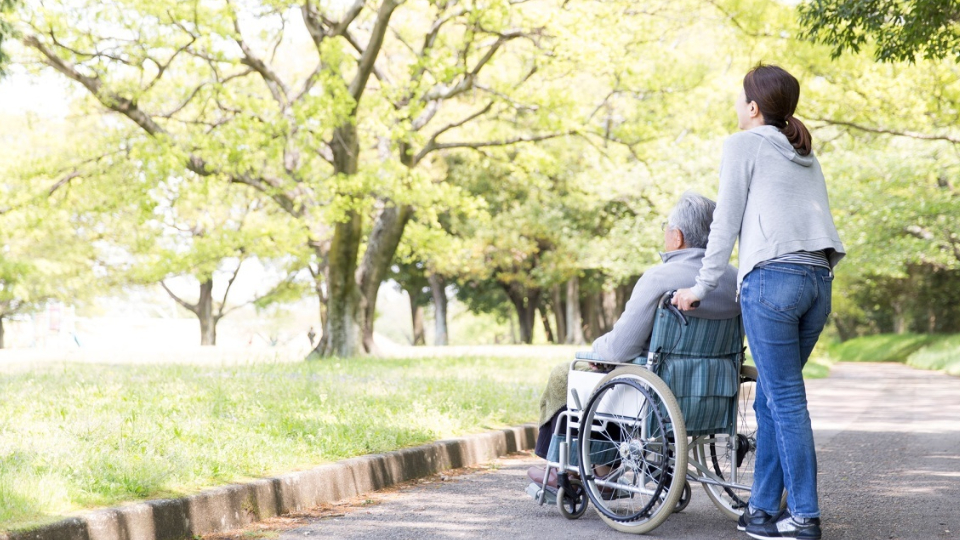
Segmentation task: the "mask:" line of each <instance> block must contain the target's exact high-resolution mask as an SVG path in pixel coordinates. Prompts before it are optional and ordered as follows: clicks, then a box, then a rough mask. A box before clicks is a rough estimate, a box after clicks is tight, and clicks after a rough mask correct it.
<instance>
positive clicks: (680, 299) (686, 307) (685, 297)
mask: <svg viewBox="0 0 960 540" xmlns="http://www.w3.org/2000/svg"><path fill="white" fill-rule="evenodd" d="M670 303H671V304H673V305H675V306H677V308H679V309H680V311H690V310H692V309H697V308H698V307H700V299H699V298H697V297H696V296H694V294H693V292H692V291H691V290H690V289H680V290H679V291H677V293H676V294H674V295H673V299H672V300H671V301H670Z"/></svg>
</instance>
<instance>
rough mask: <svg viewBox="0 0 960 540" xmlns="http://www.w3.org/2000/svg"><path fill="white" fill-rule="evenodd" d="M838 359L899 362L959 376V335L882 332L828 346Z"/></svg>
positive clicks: (833, 357)
mask: <svg viewBox="0 0 960 540" xmlns="http://www.w3.org/2000/svg"><path fill="white" fill-rule="evenodd" d="M829 355H830V357H831V359H832V360H834V361H836V362H899V363H902V364H906V365H908V366H910V367H914V368H917V369H927V370H932V371H943V372H945V373H947V374H950V375H957V376H960V335H958V334H953V335H938V334H879V335H873V336H863V337H858V338H856V339H852V340H850V341H846V342H844V343H839V344H835V345H833V346H831V347H830V348H829Z"/></svg>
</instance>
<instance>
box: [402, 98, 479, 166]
mask: <svg viewBox="0 0 960 540" xmlns="http://www.w3.org/2000/svg"><path fill="white" fill-rule="evenodd" d="M492 108H493V102H492V101H491V102H490V103H487V106H486V107H484V108H482V109H480V110H479V111H477V112H475V113H473V114H471V115H470V116H467V117H466V118H464V119H463V120H460V121H458V122H453V123H450V124H447V125H445V126H443V127H442V128H440V129H438V130H437V131H436V132H435V133H434V134H433V135H431V136H430V139H429V140H428V141H427V144H425V145H424V146H423V149H421V150H420V152H418V153H417V155H416V156H415V157H414V158H413V163H414V165H416V164H417V163H420V160H421V159H423V158H424V157H425V156H426V155H427V154H429V153H430V152H432V151H433V150H434V149H436V146H437V137H439V136H440V135H443V134H444V133H446V132H447V131H450V130H451V129H454V128H457V127H460V126H462V125H464V124H466V123H467V122H469V121H471V120H474V119H476V118H478V117H480V116H483V115H484V114H486V113H487V112H489V111H490V109H492Z"/></svg>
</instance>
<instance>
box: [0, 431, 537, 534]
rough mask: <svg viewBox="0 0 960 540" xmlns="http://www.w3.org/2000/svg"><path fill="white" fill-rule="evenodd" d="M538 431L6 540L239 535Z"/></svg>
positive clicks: (118, 512) (337, 467) (526, 440)
mask: <svg viewBox="0 0 960 540" xmlns="http://www.w3.org/2000/svg"><path fill="white" fill-rule="evenodd" d="M536 439H537V427H536V426H535V425H532V424H526V425H523V426H517V427H513V428H508V429H503V430H497V431H491V432H488V433H482V434H479V435H471V436H468V437H462V438H458V439H451V440H447V441H438V442H435V443H432V444H427V445H424V446H418V447H416V448H407V449H404V450H398V451H396V452H389V453H386V454H376V455H370V456H361V457H357V458H351V459H347V460H344V461H338V462H336V463H332V464H329V465H323V466H320V467H317V468H314V469H310V470H306V471H300V472H294V473H289V474H284V475H282V476H278V477H275V478H265V479H262V480H257V481H255V482H250V483H248V484H234V485H229V486H224V487H219V488H214V489H210V490H206V491H202V492H200V493H198V494H196V495H192V496H189V497H183V498H180V499H163V500H156V501H147V502H144V503H138V504H131V505H127V506H121V507H117V508H109V509H106V510H97V511H95V512H91V513H89V514H86V515H83V516H80V517H75V518H70V519H65V520H63V521H58V522H56V523H53V524H50V525H46V526H43V527H40V528H38V529H32V530H29V531H16V532H10V533H0V540H179V539H183V538H192V537H194V536H196V535H202V534H211V533H215V532H222V531H228V530H232V529H237V528H240V527H243V526H244V525H248V524H250V523H254V522H256V521H260V520H262V519H265V518H268V517H274V516H278V515H283V514H287V513H290V512H293V511H297V510H303V509H306V508H311V507H314V506H318V505H320V504H323V503H331V502H335V501H339V500H341V499H346V498H349V497H354V496H357V495H360V494H362V493H366V492H369V491H375V490H378V489H382V488H385V487H387V486H391V485H394V484H397V483H400V482H405V481H407V480H413V479H415V478H422V477H424V476H429V475H431V474H436V473H438V472H441V471H444V470H447V469H456V468H459V467H468V466H471V465H477V464H480V463H484V462H487V461H490V460H492V459H495V458H497V457H500V456H503V455H505V454H509V453H512V452H517V451H520V450H528V449H531V448H533V447H534V445H535V444H536Z"/></svg>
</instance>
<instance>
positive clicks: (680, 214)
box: [667, 191, 717, 248]
mask: <svg viewBox="0 0 960 540" xmlns="http://www.w3.org/2000/svg"><path fill="white" fill-rule="evenodd" d="M716 207H717V203H715V202H713V201H711V200H710V199H708V198H706V197H704V196H703V195H700V194H698V193H695V192H693V191H688V192H686V193H684V194H683V195H681V196H680V201H678V202H677V205H676V206H674V207H673V210H671V211H670V215H669V217H668V218H667V219H668V221H667V222H668V223H669V225H670V227H672V228H674V229H680V232H682V233H683V240H684V242H685V243H686V244H687V247H692V248H706V247H707V237H709V236H710V224H711V223H713V210H714V209H715V208H716Z"/></svg>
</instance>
